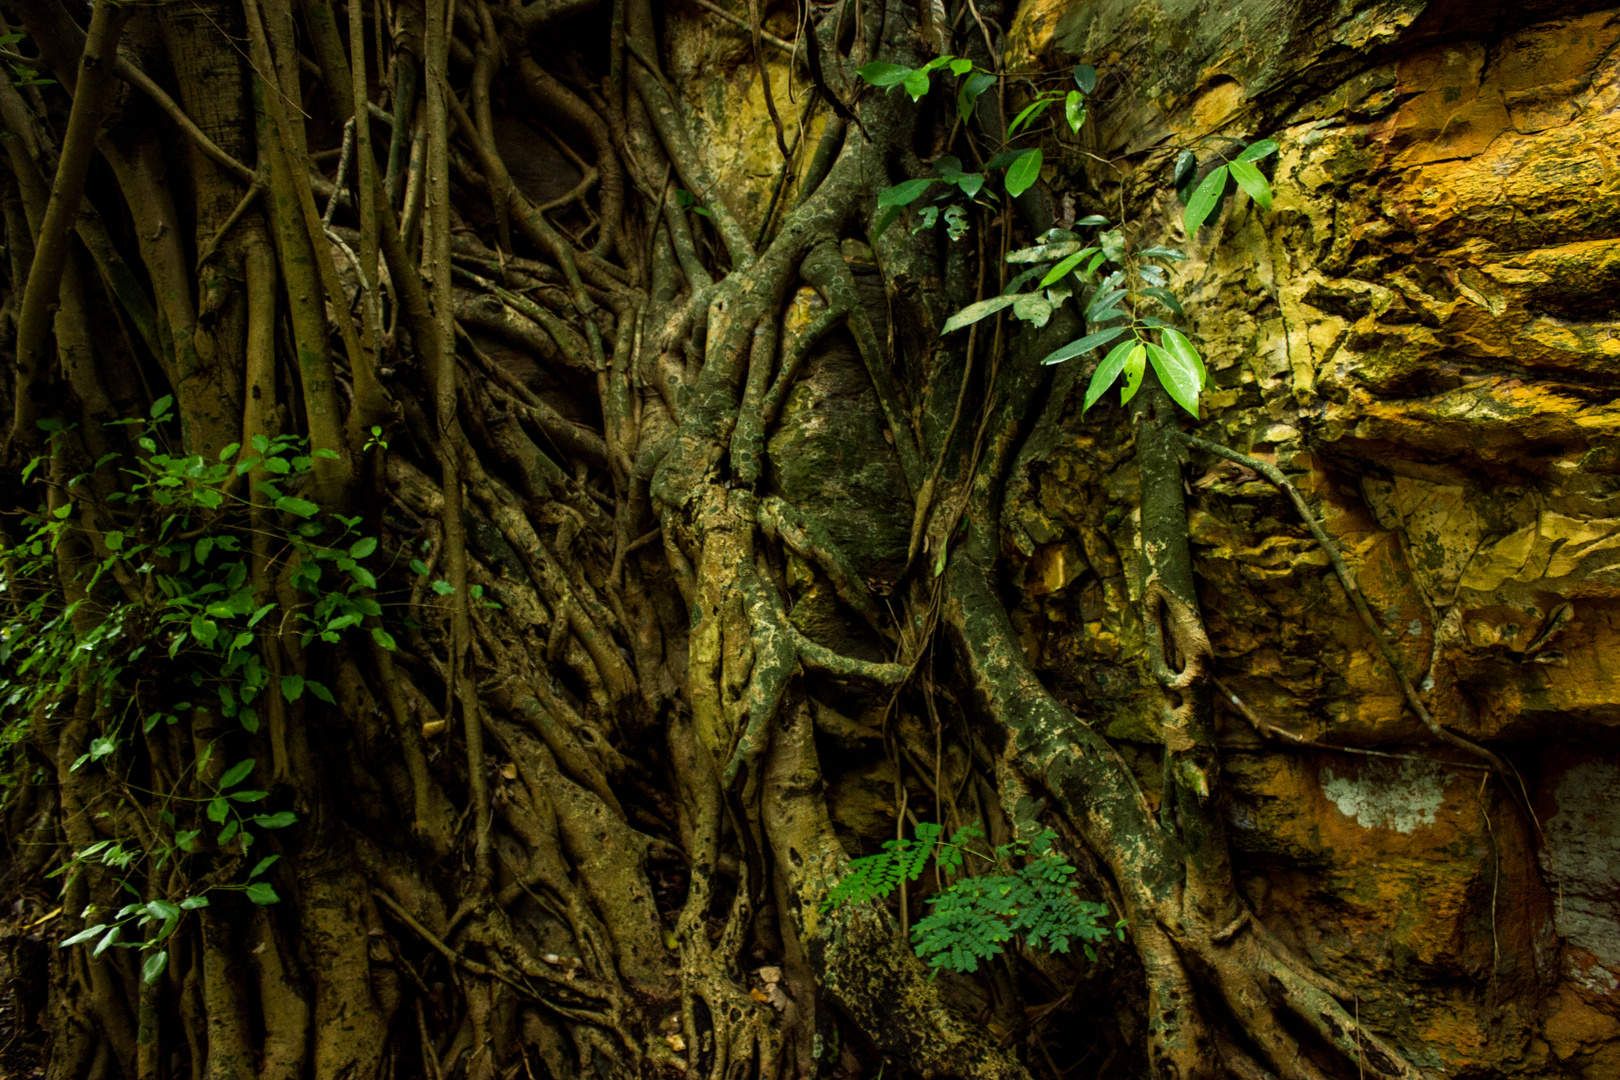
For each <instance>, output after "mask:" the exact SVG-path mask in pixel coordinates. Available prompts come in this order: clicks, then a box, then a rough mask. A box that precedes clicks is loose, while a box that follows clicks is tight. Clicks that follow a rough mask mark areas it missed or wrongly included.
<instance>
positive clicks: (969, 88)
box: [956, 71, 996, 121]
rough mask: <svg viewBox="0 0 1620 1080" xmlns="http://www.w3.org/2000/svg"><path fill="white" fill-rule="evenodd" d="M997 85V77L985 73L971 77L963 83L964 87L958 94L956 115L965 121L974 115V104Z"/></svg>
mask: <svg viewBox="0 0 1620 1080" xmlns="http://www.w3.org/2000/svg"><path fill="white" fill-rule="evenodd" d="M994 85H996V77H995V76H994V75H990V74H987V73H985V72H982V71H981V72H978V73H976V74H973V75H969V76H968V77H967V78H966V79H964V80H963V82H962V87H961V89H959V90H958V91H957V92H956V115H957V116H959V117H961V118H962V119H963V120H964V121H965V120H967V118H968V117H969V116H970V115H972V113H973V104H974V102H976V101H978V100H979V95H980V94H983V93H984V92H985V91H986V90H988V89H990V87H992V86H994Z"/></svg>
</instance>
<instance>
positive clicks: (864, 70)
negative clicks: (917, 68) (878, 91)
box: [855, 61, 911, 86]
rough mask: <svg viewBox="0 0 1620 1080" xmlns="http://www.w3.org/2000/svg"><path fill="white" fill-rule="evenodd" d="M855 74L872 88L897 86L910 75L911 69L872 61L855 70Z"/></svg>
mask: <svg viewBox="0 0 1620 1080" xmlns="http://www.w3.org/2000/svg"><path fill="white" fill-rule="evenodd" d="M855 74H857V75H859V76H860V77H861V78H863V79H865V80H866V81H867V82H868V83H870V84H872V85H873V86H899V85H900V84H901V83H903V82H905V81H906V77H907V76H908V75H910V74H911V69H910V68H906V67H901V66H900V65H899V64H885V63H882V62H881V61H874V62H872V63H870V64H867V65H866V66H865V67H861V68H856V69H855Z"/></svg>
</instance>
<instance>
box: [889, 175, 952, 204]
mask: <svg viewBox="0 0 1620 1080" xmlns="http://www.w3.org/2000/svg"><path fill="white" fill-rule="evenodd" d="M936 183H938V180H937V179H936V178H934V177H932V176H924V177H921V178H920V179H917V180H907V181H906V182H905V183H903V184H896V185H895V186H894V187H892V188H885V189H884V190H883V191H881V192H879V193H878V198H877V204H878V205H879V206H909V205H910V204H912V203H913V202H916V201H917V197H918V196H920V195H921V194H922V193H923V192H925V191H927V190H928V189H929V188H931V187H933V186H934V184H936Z"/></svg>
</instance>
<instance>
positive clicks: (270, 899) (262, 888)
mask: <svg viewBox="0 0 1620 1080" xmlns="http://www.w3.org/2000/svg"><path fill="white" fill-rule="evenodd" d="M243 891H244V892H246V893H247V898H248V899H249V900H251V901H253V902H254V903H255V904H258V905H260V906H261V907H263V906H265V905H267V904H274V903H276V902H277V901H278V900H280V899H281V897H279V896H277V895H276V890H275V889H274V888H272V887H271V885H270V883H269V882H268V881H255V882H254V883H253V884H251V885H249V886H248V887H247V888H246V889H245V890H243Z"/></svg>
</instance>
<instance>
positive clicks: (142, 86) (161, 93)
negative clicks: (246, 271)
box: [113, 55, 259, 264]
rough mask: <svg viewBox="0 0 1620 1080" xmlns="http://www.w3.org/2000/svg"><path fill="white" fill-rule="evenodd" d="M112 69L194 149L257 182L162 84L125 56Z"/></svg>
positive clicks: (256, 175) (239, 174)
mask: <svg viewBox="0 0 1620 1080" xmlns="http://www.w3.org/2000/svg"><path fill="white" fill-rule="evenodd" d="M113 73H114V74H115V75H117V76H118V77H119V78H120V79H123V80H124V81H125V82H127V83H129V84H130V85H131V86H133V87H135V88H136V89H138V90H140V91H141V92H143V93H144V94H146V96H147V97H149V98H151V99H152V100H153V101H154V102H156V103H157V106H158V108H160V109H162V110H163V111H164V112H165V113H167V114H168V116H169V119H171V120H173V121H174V123H175V126H176V127H178V128H179V129H180V132H181V134H183V135H184V136H185V137H186V138H188V139H190V140H191V141H192V142H193V143H195V144H196V146H197V149H199V150H201V151H202V152H203V153H204V154H207V155H208V156H209V157H210V158H212V159H213V160H214V162H215V163H217V164H219V165H221V166H223V167H224V168H226V169H228V170H229V171H231V172H233V173H235V174H236V175H237V176H239V177H241V178H242V179H243V180H244V181H246V182H247V183H249V184H256V183H258V182H259V174H258V173H256V172H254V171H253V170H252V169H250V168H248V167H247V166H246V165H244V164H242V163H241V162H240V161H237V160H236V159H235V158H233V157H232V156H231V155H229V154H227V153H226V152H225V151H224V150H221V149H220V148H219V145H218V144H217V143H215V142H214V140H213V139H210V138H209V137H208V136H207V135H205V134H203V131H202V129H201V128H199V127H198V126H197V125H196V124H195V123H193V122H192V120H191V117H189V116H187V115H186V113H185V110H184V109H182V108H180V104H179V102H177V101H175V100H174V98H172V97H170V96H169V95H168V93H167V92H166V91H165V90H164V89H163V87H161V86H159V85H158V84H157V83H156V82H154V81H153V80H152V77H151V76H150V75H148V74H147V73H146V72H144V71H142V70H141V69H140V68H138V67H136V66H135V65H134V64H133V63H131V62H130V61H129V60H128V59H127V58H126V57H124V56H122V55H120V56H119V57H118V58H117V59H116V60H115V61H113ZM198 262H199V264H200V263H201V260H198Z"/></svg>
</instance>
